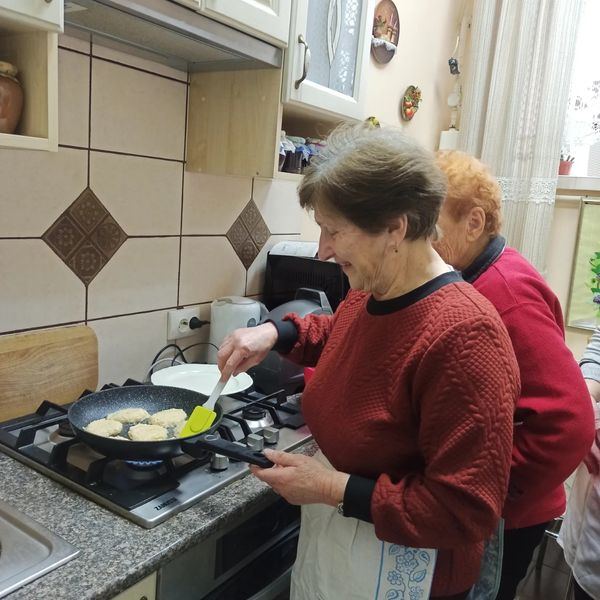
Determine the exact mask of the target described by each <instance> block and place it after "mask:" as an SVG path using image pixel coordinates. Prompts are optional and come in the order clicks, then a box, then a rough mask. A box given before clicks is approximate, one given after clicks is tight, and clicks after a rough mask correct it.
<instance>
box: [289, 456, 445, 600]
mask: <svg viewBox="0 0 600 600" xmlns="http://www.w3.org/2000/svg"><path fill="white" fill-rule="evenodd" d="M315 458H316V459H317V460H319V461H320V462H321V463H322V464H324V465H326V466H328V467H329V468H333V467H332V466H331V464H330V463H329V461H328V460H327V459H326V458H325V456H324V455H323V454H322V453H321V452H318V453H317V454H315ZM435 560H436V550H432V549H429V548H407V547H406V546H401V545H399V544H390V543H388V542H383V541H381V540H379V539H377V537H376V535H375V527H374V526H373V524H372V523H367V522H365V521H359V520H358V519H354V518H351V517H343V516H342V515H340V514H338V512H337V510H336V509H335V508H333V507H331V506H327V505H325V504H307V505H304V506H302V523H301V527H300V538H299V541H298V555H297V557H296V563H295V564H294V569H293V572H292V591H291V596H290V598H291V600H338V599H339V598H344V599H345V600H367V599H368V600H371V599H372V600H395V599H398V600H414V599H418V600H426V599H427V598H429V591H430V589H431V581H432V579H433V571H434V568H435Z"/></svg>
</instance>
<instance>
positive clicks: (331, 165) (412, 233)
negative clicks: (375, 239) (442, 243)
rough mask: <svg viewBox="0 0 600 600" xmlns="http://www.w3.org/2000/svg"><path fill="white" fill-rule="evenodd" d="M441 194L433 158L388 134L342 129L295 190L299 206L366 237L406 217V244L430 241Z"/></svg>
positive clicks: (441, 184)
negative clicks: (335, 217) (336, 218)
mask: <svg viewBox="0 0 600 600" xmlns="http://www.w3.org/2000/svg"><path fill="white" fill-rule="evenodd" d="M445 193H446V184H445V180H444V176H443V174H442V173H441V171H440V169H439V168H438V167H437V166H436V164H435V159H434V157H433V154H431V153H430V152H428V151H427V150H425V149H424V148H422V147H421V146H419V145H418V144H417V143H416V142H415V141H413V140H412V139H411V138H409V137H407V136H405V135H404V134H402V133H401V132H400V131H399V130H397V129H393V128H383V129H378V128H374V127H371V126H369V125H366V124H359V125H352V126H348V125H342V126H340V127H338V128H336V129H335V130H334V131H333V132H332V133H331V135H330V136H329V137H328V138H327V146H326V147H325V149H324V150H323V151H322V153H321V154H319V155H318V156H315V157H314V158H313V160H312V162H311V165H310V167H309V168H308V169H307V170H306V172H305V175H304V177H303V178H302V182H301V183H300V186H299V187H298V194H299V196H300V205H301V206H302V207H304V208H307V209H315V208H321V209H323V210H325V211H327V210H330V211H334V212H335V213H338V214H340V215H342V216H343V217H344V218H346V219H348V220H349V221H350V222H351V223H353V224H354V225H356V226H357V227H359V228H361V229H362V230H364V231H367V232H369V233H380V232H382V231H384V230H385V229H386V228H387V227H388V226H389V225H390V224H391V223H392V221H393V220H394V219H395V218H397V217H399V216H400V215H407V217H408V229H407V234H406V237H407V239H410V240H414V239H418V238H429V237H431V236H433V235H435V224H436V222H437V219H438V214H439V209H440V206H441V204H442V202H443V200H444V197H445Z"/></svg>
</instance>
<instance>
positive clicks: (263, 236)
mask: <svg viewBox="0 0 600 600" xmlns="http://www.w3.org/2000/svg"><path fill="white" fill-rule="evenodd" d="M250 237H251V238H252V241H253V242H254V243H255V244H256V246H257V248H258V249H259V250H261V249H262V247H263V246H264V245H265V244H266V243H267V240H268V239H269V238H270V237H271V232H270V231H269V228H268V227H267V224H266V223H265V222H264V221H263V219H262V217H261V218H260V221H258V222H257V223H256V226H255V227H254V231H251V232H250Z"/></svg>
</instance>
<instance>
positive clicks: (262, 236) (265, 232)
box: [227, 200, 271, 269]
mask: <svg viewBox="0 0 600 600" xmlns="http://www.w3.org/2000/svg"><path fill="white" fill-rule="evenodd" d="M270 237H271V232H270V231H269V228H268V227H267V224H266V223H265V221H264V219H263V218H262V215H261V214H260V211H259V210H258V208H257V206H256V204H255V203H254V201H253V200H250V202H248V204H246V206H245V207H244V210H243V211H242V213H241V214H240V216H239V217H238V218H237V219H236V220H235V221H234V223H233V225H232V226H231V227H230V228H229V231H228V232H227V239H228V240H229V243H230V244H231V245H232V246H233V249H234V250H235V253H236V254H237V255H238V258H239V259H240V260H241V261H242V264H243V265H244V267H246V269H248V268H249V267H250V265H251V264H252V263H253V262H254V259H255V258H256V257H257V256H258V253H259V252H260V250H261V248H262V247H263V246H264V245H265V244H266V243H267V240H268V239H269V238H270Z"/></svg>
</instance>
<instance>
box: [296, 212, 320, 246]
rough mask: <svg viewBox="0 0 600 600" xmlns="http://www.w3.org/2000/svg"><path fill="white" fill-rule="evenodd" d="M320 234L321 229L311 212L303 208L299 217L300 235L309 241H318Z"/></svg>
mask: <svg viewBox="0 0 600 600" xmlns="http://www.w3.org/2000/svg"><path fill="white" fill-rule="evenodd" d="M320 236H321V229H320V228H319V226H318V225H317V223H316V221H315V216H314V214H313V212H312V211H311V212H310V213H309V212H307V211H306V210H303V211H302V216H301V218H300V237H301V238H302V239H303V240H307V241H310V242H318V241H319V237H320Z"/></svg>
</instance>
